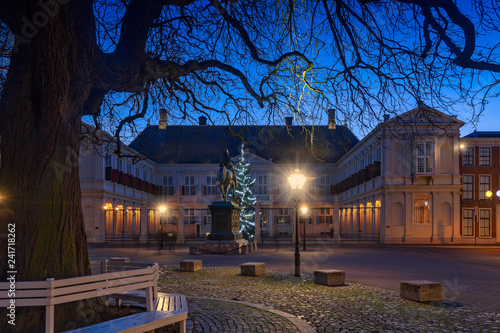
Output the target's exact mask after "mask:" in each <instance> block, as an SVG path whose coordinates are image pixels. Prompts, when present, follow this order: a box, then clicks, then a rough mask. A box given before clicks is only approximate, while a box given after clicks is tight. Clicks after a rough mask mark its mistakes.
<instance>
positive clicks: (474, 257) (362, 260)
mask: <svg viewBox="0 0 500 333" xmlns="http://www.w3.org/2000/svg"><path fill="white" fill-rule="evenodd" d="M89 251H90V256H91V258H96V259H104V258H110V257H113V256H117V257H123V256H125V257H130V260H131V261H156V262H158V263H160V265H179V262H180V261H181V260H184V259H200V260H203V267H218V266H230V267H239V266H240V265H241V263H243V262H248V261H261V262H265V263H266V268H268V269H269V270H272V271H277V272H293V271H294V267H293V251H294V248H293V246H291V245H280V246H272V245H268V244H265V246H264V248H262V246H261V244H259V250H258V251H254V252H251V253H249V254H248V255H245V256H241V255H232V256H227V255H196V256H193V255H189V246H188V245H176V248H175V251H159V250H158V245H155V244H150V245H92V246H89ZM300 255H301V257H300V258H301V269H302V273H305V274H310V275H312V274H313V272H314V270H317V269H332V268H333V269H341V270H343V271H345V272H346V279H347V280H348V281H350V282H355V283H359V284H362V285H368V286H373V287H378V288H383V289H387V290H391V291H394V292H398V291H399V282H400V281H407V280H430V281H435V282H440V283H442V284H443V293H444V298H445V299H446V300H449V301H453V302H458V303H463V304H467V305H471V306H475V307H479V308H482V309H484V310H486V311H490V312H499V313H500V287H499V277H500V248H499V247H482V248H481V247H477V248H474V247H457V246H454V247H442V246H441V247H430V246H426V247H425V246H420V247H410V246H386V245H363V244H361V245H342V246H341V247H335V246H332V245H318V244H314V245H313V244H308V245H307V251H301V253H300Z"/></svg>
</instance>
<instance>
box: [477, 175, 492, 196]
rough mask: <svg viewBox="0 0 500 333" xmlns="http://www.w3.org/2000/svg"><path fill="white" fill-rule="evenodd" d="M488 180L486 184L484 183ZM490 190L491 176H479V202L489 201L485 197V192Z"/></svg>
mask: <svg viewBox="0 0 500 333" xmlns="http://www.w3.org/2000/svg"><path fill="white" fill-rule="evenodd" d="M486 178H487V179H488V183H486V182H484V180H485V179H486ZM490 190H491V175H479V200H490V199H491V198H488V197H487V196H486V192H487V191H490Z"/></svg>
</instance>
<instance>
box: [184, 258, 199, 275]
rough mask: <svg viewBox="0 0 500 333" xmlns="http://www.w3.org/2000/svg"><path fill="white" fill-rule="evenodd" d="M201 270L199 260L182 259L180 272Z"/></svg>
mask: <svg viewBox="0 0 500 333" xmlns="http://www.w3.org/2000/svg"><path fill="white" fill-rule="evenodd" d="M197 271H201V260H183V261H181V272H197Z"/></svg>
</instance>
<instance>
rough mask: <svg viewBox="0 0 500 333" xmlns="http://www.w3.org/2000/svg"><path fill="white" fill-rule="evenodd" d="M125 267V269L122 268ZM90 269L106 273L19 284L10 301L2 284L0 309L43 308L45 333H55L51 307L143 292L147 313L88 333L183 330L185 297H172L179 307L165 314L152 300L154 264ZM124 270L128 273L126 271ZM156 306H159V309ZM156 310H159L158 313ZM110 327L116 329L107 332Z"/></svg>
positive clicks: (156, 271) (98, 264) (102, 265)
mask: <svg viewBox="0 0 500 333" xmlns="http://www.w3.org/2000/svg"><path fill="white" fill-rule="evenodd" d="M124 264H128V266H126V267H125V266H124ZM91 267H92V270H93V272H102V271H104V272H105V273H103V274H95V275H89V276H82V277H76V278H69V279H60V280H55V279H51V278H50V279H47V280H46V281H19V282H16V284H15V289H16V290H15V296H14V297H9V289H10V283H8V282H2V283H0V307H7V306H9V304H11V302H12V300H14V301H15V306H16V307H25V306H44V307H45V332H46V333H52V332H54V307H55V305H57V304H62V303H68V302H73V301H78V300H83V299H88V298H95V297H102V296H106V297H107V296H108V295H111V294H116V293H122V292H126V291H131V290H138V289H144V296H145V301H146V308H147V312H145V313H144V314H140V313H139V314H137V315H132V316H128V317H123V318H118V319H114V320H110V321H107V322H104V323H100V324H96V325H97V326H98V325H103V326H102V329H101V328H99V327H97V328H96V327H95V326H96V325H92V326H88V329H89V330H87V331H90V328H92V332H144V331H148V330H152V329H155V328H159V327H163V326H165V325H169V324H172V323H175V322H181V329H182V328H184V329H185V327H186V323H185V322H186V318H187V306H186V302H185V298H184V296H181V295H173V297H174V298H173V302H174V303H173V304H178V305H179V306H178V307H175V306H172V307H168V309H169V310H168V311H165V310H164V309H165V308H166V307H165V306H164V305H163V304H164V303H165V300H164V297H162V298H163V300H162V299H160V298H158V297H155V296H156V295H157V281H158V275H159V267H158V264H157V263H149V264H144V263H143V264H137V263H119V265H115V264H114V263H113V264H112V265H109V263H108V262H107V260H104V261H102V262H96V261H93V262H91ZM99 267H100V268H99ZM127 268H128V270H125V269H127ZM130 268H133V269H130ZM110 270H111V272H109V271H110ZM169 302H170V299H169ZM159 304H162V305H161V306H159ZM157 309H160V310H158V311H157ZM170 309H172V310H171V311H170ZM129 317H130V318H129ZM106 325H110V326H106ZM109 327H116V328H114V329H115V330H110V328H109ZM85 329H86V328H85V327H84V328H81V329H80V331H78V330H74V331H75V332H87V331H86V330H85Z"/></svg>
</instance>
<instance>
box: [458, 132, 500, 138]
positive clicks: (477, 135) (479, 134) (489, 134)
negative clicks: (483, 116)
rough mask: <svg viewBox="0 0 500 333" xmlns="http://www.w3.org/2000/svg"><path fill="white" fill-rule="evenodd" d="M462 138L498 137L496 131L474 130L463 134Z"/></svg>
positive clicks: (499, 133)
mask: <svg viewBox="0 0 500 333" xmlns="http://www.w3.org/2000/svg"><path fill="white" fill-rule="evenodd" d="M464 138H500V132H498V131H489V132H488V131H479V132H478V131H474V132H472V133H470V134H467V135H466V136H464Z"/></svg>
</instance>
